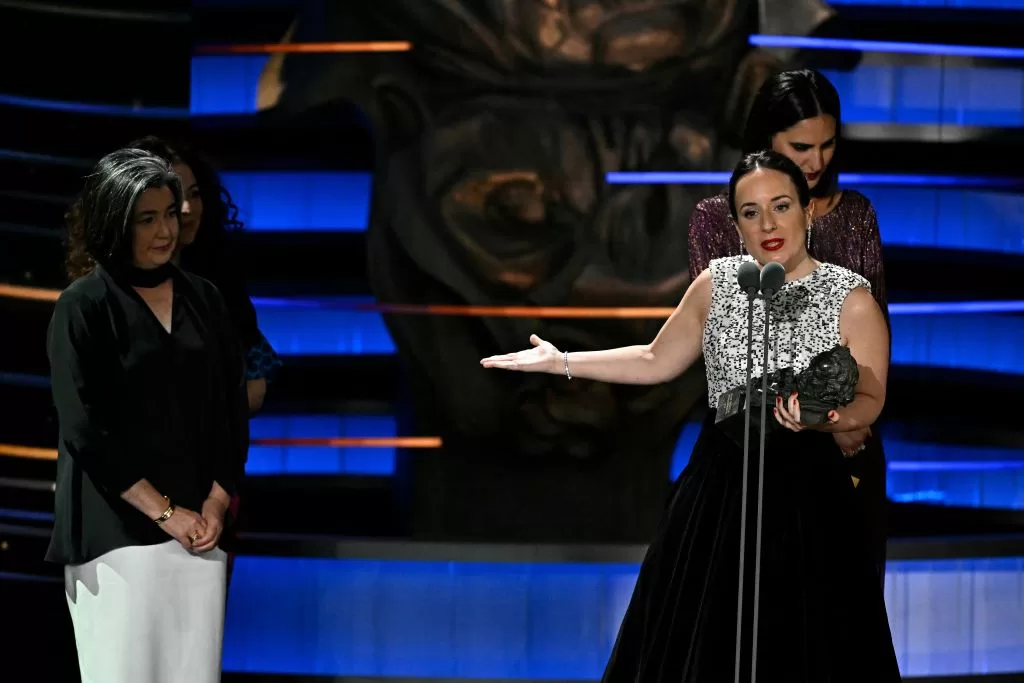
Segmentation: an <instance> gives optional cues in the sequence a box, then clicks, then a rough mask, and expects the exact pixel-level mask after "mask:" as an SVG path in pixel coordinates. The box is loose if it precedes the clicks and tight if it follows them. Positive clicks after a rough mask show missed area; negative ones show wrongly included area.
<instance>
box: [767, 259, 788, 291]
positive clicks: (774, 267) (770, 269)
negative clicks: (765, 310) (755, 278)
mask: <svg viewBox="0 0 1024 683" xmlns="http://www.w3.org/2000/svg"><path fill="white" fill-rule="evenodd" d="M785 281H786V269H785V268H783V267H782V264H780V263H778V262H776V261H771V262H770V263H767V264H765V267H764V268H762V269H761V292H777V291H779V289H780V288H781V287H782V285H783V283H784V282H785Z"/></svg>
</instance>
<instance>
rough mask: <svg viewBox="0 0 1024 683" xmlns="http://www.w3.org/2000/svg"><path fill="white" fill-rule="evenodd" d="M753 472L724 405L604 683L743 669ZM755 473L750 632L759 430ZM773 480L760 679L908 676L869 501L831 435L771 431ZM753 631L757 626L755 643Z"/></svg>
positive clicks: (789, 681) (722, 681) (690, 679)
mask: <svg viewBox="0 0 1024 683" xmlns="http://www.w3.org/2000/svg"><path fill="white" fill-rule="evenodd" d="M769 419H770V415H769ZM742 472H743V451H742V448H741V447H740V446H738V445H737V444H736V443H735V442H734V441H732V440H731V439H729V438H728V437H726V436H725V435H724V434H722V433H721V432H720V431H719V429H718V428H717V427H715V426H714V413H713V412H712V413H711V414H709V416H708V418H707V420H706V421H705V423H704V427H703V429H702V431H701V434H700V436H699V438H698V439H697V443H696V445H695V446H694V450H693V454H692V455H691V457H690V462H689V465H688V466H687V467H686V469H685V470H684V472H683V473H682V475H681V476H680V479H679V481H678V482H677V484H676V486H675V487H674V489H673V492H672V498H671V501H670V502H669V505H668V508H667V511H666V515H665V517H664V519H663V520H662V522H661V524H660V526H659V528H658V531H657V533H656V536H655V539H654V541H653V542H652V543H651V545H650V548H649V549H648V552H647V556H646V557H645V559H644V562H643V565H642V567H641V570H640V575H639V577H638V579H637V583H636V587H635V589H634V592H633V596H632V599H631V601H630V604H629V608H628V609H627V611H626V615H625V618H624V619H623V622H622V625H621V627H620V630H619V635H618V638H617V640H616V643H615V648H614V650H613V651H612V655H611V658H610V660H609V662H608V665H607V668H606V670H605V673H604V679H603V680H604V681H605V683H656V682H659V683H660V682H666V683H668V682H671V683H730V682H731V681H732V680H733V672H734V664H735V655H736V631H737V629H736V625H737V604H738V600H737V593H738V580H739V555H740V508H741V498H742V486H743V481H742ZM750 472H751V479H750V481H751V485H750V487H749V494H748V495H749V497H748V508H747V515H748V520H749V522H750V523H749V525H748V529H749V530H750V531H749V532H748V534H747V539H746V540H747V555H746V557H747V560H746V562H745V569H744V574H745V577H746V582H745V589H744V592H745V595H746V598H747V599H746V600H745V602H746V604H747V607H746V608H745V609H744V615H743V622H744V630H745V631H746V632H747V633H748V634H749V633H750V631H751V629H752V626H751V624H752V616H753V615H752V612H753V609H752V604H753V603H752V600H751V599H750V598H751V596H752V594H753V574H754V556H755V552H754V551H755V548H754V533H753V529H754V525H753V523H752V522H753V518H754V514H755V512H756V510H757V504H756V493H755V492H756V486H755V485H754V482H756V477H755V476H754V475H756V472H757V444H756V442H755V443H754V444H752V448H751V461H750ZM764 480H765V484H764V498H763V513H762V538H761V568H760V599H759V618H758V633H757V675H758V680H760V681H765V683H768V682H769V681H772V682H774V681H786V683H812V682H813V683H825V682H829V683H837V682H846V681H850V682H851V683H852V682H853V681H857V682H862V681H872V683H885V682H888V681H899V680H900V673H899V667H898V665H897V662H896V653H895V651H894V649H893V643H892V635H891V633H890V630H889V623H888V618H887V615H886V610H885V601H884V598H883V594H882V586H881V582H880V581H879V580H878V574H877V568H876V566H875V563H874V562H873V553H872V551H871V549H870V546H869V543H870V541H869V540H868V538H867V535H866V533H865V525H864V522H863V508H862V503H861V502H860V501H859V500H858V498H857V494H856V492H855V489H854V486H853V482H852V481H851V479H850V470H849V466H848V464H847V463H846V462H845V461H844V458H843V456H842V454H841V453H840V452H839V449H838V448H837V447H836V446H835V442H834V441H833V440H832V437H831V435H829V434H825V433H818V432H803V433H800V434H795V433H792V432H782V433H778V434H775V435H773V436H772V437H771V438H770V440H769V442H768V445H767V452H766V453H765V477H764ZM750 644H751V637H750V636H749V635H748V637H747V639H746V641H745V650H746V651H748V652H749V648H750ZM745 660H746V661H748V662H749V656H745ZM744 668H746V667H744ZM747 680H749V677H747Z"/></svg>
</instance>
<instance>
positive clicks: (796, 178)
mask: <svg viewBox="0 0 1024 683" xmlns="http://www.w3.org/2000/svg"><path fill="white" fill-rule="evenodd" d="M729 200H730V207H731V211H732V214H733V216H734V217H735V220H736V225H737V228H738V232H739V237H740V239H741V240H742V242H743V244H744V245H745V246H746V251H747V252H748V254H749V255H742V256H730V257H725V258H719V259H715V260H712V261H711V263H710V266H709V268H708V269H707V270H705V271H704V272H702V273H701V275H700V276H699V277H697V279H696V280H695V281H694V282H693V284H692V285H691V286H690V288H689V290H688V291H687V292H686V295H685V296H684V297H683V300H682V302H681V303H680V304H679V306H678V307H677V308H676V310H675V312H674V313H673V314H672V316H671V317H670V318H669V319H668V321H667V322H666V323H665V325H664V327H662V329H661V331H660V332H659V333H658V335H657V337H656V338H655V339H654V341H652V342H651V343H650V344H647V345H642V346H632V347H625V348H619V349H610V350H605V351H589V352H578V353H577V352H572V353H569V352H561V351H559V350H558V349H556V348H555V347H554V346H553V345H552V344H550V343H549V342H546V341H543V340H541V339H539V338H537V337H536V336H534V337H532V338H531V342H532V343H533V345H534V348H532V349H529V350H526V351H520V352H518V353H513V354H507V355H500V356H492V357H490V358H485V359H483V360H482V361H481V363H482V365H483V366H484V367H489V368H503V369H507V370H519V371H524V372H547V373H552V374H563V375H567V376H568V377H569V378H587V379H592V380H599V381H605V382H619V383H628V384H656V383H660V382H667V381H670V380H672V379H673V378H675V377H677V376H679V375H680V374H681V373H682V372H683V371H684V370H686V369H687V368H688V367H689V366H690V365H691V364H693V363H694V362H695V361H696V360H697V359H698V358H699V357H700V356H701V354H702V353H703V356H704V359H705V363H706V366H707V377H708V387H709V402H710V407H711V410H710V411H709V412H710V414H709V416H708V419H707V421H706V422H705V424H704V426H703V429H702V431H701V434H700V436H699V438H698V439H697V443H696V445H695V446H694V450H693V454H692V455H691V457H690V462H689V464H688V465H687V468H686V470H685V472H684V474H683V476H681V478H680V482H679V484H678V485H677V486H676V487H675V489H674V492H673V497H672V500H671V502H670V504H669V507H668V510H667V511H666V515H665V518H664V519H663V520H662V522H661V525H660V527H659V529H658V531H657V534H656V537H655V539H654V541H653V542H652V543H651V545H650V548H649V549H648V552H647V556H646V558H645V559H644V562H643V565H642V567H641V569H640V575H639V577H638V579H637V584H636V588H635V589H634V593H633V597H632V599H631V601H630V605H629V608H628V609H627V611H626V615H625V618H624V620H623V623H622V626H621V628H620V631H619V635H618V639H617V641H616V644H615V648H614V650H613V652H612V656H611V659H610V661H609V662H608V665H607V668H606V670H605V675H604V680H605V681H606V683H655V682H658V683H660V682H662V681H664V682H665V683H668V682H671V683H707V682H709V681H710V682H713V683H720V682H726V681H731V680H733V674H734V662H735V653H736V631H737V628H736V620H737V588H738V579H739V536H740V523H739V520H740V508H741V505H740V503H741V497H742V494H741V491H742V460H743V457H742V453H743V449H742V446H741V445H740V444H741V443H742V433H741V434H740V436H739V438H736V437H735V432H732V433H730V432H729V431H728V430H726V429H723V427H722V426H721V425H716V423H715V417H716V408H717V405H718V398H719V397H720V396H721V395H722V394H723V393H724V392H727V391H730V390H732V389H734V388H735V387H738V386H742V385H743V383H744V381H745V379H746V376H745V370H746V363H745V356H746V349H747V324H746V311H747V298H746V294H745V293H744V292H743V291H741V290H740V287H739V284H738V283H737V273H738V271H739V268H740V265H741V264H743V263H744V262H750V261H755V262H756V263H757V264H758V265H759V266H764V265H765V264H767V263H769V262H773V261H774V262H776V263H779V264H780V265H782V266H783V268H784V269H785V273H786V282H785V284H783V286H782V287H781V289H780V290H779V292H778V293H777V294H776V295H775V296H774V297H773V298H772V300H771V304H770V305H771V311H772V321H773V322H772V335H773V340H772V344H771V347H770V350H771V354H770V363H769V372H770V373H772V374H773V375H775V374H776V373H778V372H779V371H785V370H786V369H791V370H792V371H793V372H795V373H797V375H798V376H801V375H803V376H807V375H809V374H812V373H813V372H814V368H815V367H819V366H818V365H816V364H817V363H818V361H819V360H820V359H821V358H830V359H837V361H836V362H839V363H840V364H841V361H842V359H843V357H844V355H845V358H846V361H847V365H848V367H849V368H850V372H848V373H846V374H845V375H843V374H835V375H829V374H827V373H824V374H822V375H820V376H819V377H818V383H817V384H815V383H813V382H811V383H808V384H801V385H800V386H804V387H805V389H804V396H803V401H804V403H805V405H810V404H811V403H812V399H820V398H821V397H822V396H824V395H829V394H832V395H840V394H846V395H847V396H848V397H849V398H847V399H846V400H845V401H840V402H837V403H836V404H835V407H834V408H833V409H830V410H828V411H827V412H826V413H825V415H826V417H825V419H824V421H823V422H822V423H820V424H816V425H813V426H808V425H805V424H802V423H801V396H799V395H797V394H795V393H793V394H791V395H789V396H788V397H787V398H785V399H782V398H780V399H777V400H775V401H774V408H773V418H774V419H772V418H769V419H770V420H771V424H772V425H774V426H775V428H774V429H773V430H772V431H771V433H770V434H769V435H768V437H767V450H766V454H765V483H764V509H763V515H762V519H763V531H762V533H763V539H762V550H761V558H762V560H761V569H760V601H759V604H760V608H759V609H760V614H759V624H758V634H757V638H758V641H757V642H758V656H757V673H758V676H759V680H763V681H785V682H786V683H824V682H825V681H828V682H829V683H838V682H845V681H849V682H850V683H853V682H854V681H856V682H858V683H862V682H863V681H872V683H882V682H887V681H898V680H900V674H899V668H898V665H897V662H896V655H895V652H894V650H893V644H892V636H891V634H890V632H889V624H888V619H887V616H886V611H885V602H884V599H883V595H882V588H881V585H880V584H879V581H878V578H877V575H876V573H875V568H874V566H873V562H872V558H871V555H870V553H868V552H867V549H866V546H865V544H866V543H867V539H866V537H865V532H864V528H863V525H862V524H861V522H860V512H859V506H858V504H857V500H856V497H855V492H854V486H853V482H852V481H851V479H850V476H849V473H848V470H847V467H846V463H845V462H844V458H843V455H842V453H840V451H839V449H837V448H835V445H834V442H833V440H832V434H833V433H837V432H846V431H854V430H860V429H863V428H865V427H867V426H869V425H871V424H872V423H873V422H874V421H875V419H876V418H877V417H878V415H879V413H880V412H881V409H882V405H883V403H884V401H885V381H886V374H887V372H888V365H889V343H888V333H887V329H886V324H885V319H884V317H883V316H882V312H881V310H880V309H879V307H878V304H877V303H876V302H875V300H874V299H873V298H872V296H871V293H870V291H869V290H870V285H869V284H868V282H867V281H866V280H865V279H864V278H863V277H861V276H859V275H856V274H854V273H852V272H851V271H849V270H846V269H844V268H841V267H839V266H835V265H831V264H827V263H819V262H818V261H815V260H814V259H813V258H811V257H810V256H809V255H808V253H807V246H806V243H807V242H806V240H807V228H808V224H809V222H810V215H809V214H810V209H809V205H810V193H809V190H808V187H807V180H806V178H805V177H804V174H803V173H801V172H800V169H799V168H798V167H797V166H796V165H795V164H794V163H793V162H792V161H790V160H789V159H787V158H786V157H784V156H782V155H781V154H778V153H776V152H771V151H766V152H758V153H755V154H751V155H748V156H747V157H745V158H744V159H743V161H742V162H741V163H740V164H739V165H738V166H737V168H736V170H735V171H734V173H733V176H732V180H731V182H730V186H729ZM764 314H765V310H764V302H763V300H758V301H756V302H755V308H754V330H760V329H763V325H764ZM762 354H763V345H762V343H761V335H760V334H755V338H754V344H753V357H754V358H755V359H760V358H761V357H762ZM851 355H852V358H851ZM854 361H855V364H854ZM830 362H831V361H830ZM754 367H755V370H754V375H755V376H758V375H760V371H759V367H758V365H757V364H755V366H754ZM567 381H568V379H567ZM756 386H760V383H758V384H757V385H756ZM808 387H809V388H808ZM812 391H813V394H812ZM723 424H725V423H723ZM753 452H754V453H755V455H756V453H757V442H756V440H755V441H754V444H753ZM750 509H751V510H753V509H755V508H753V507H751V508H750ZM751 514H752V513H751ZM748 539H749V536H748ZM752 560H753V558H752V556H751V558H750V561H748V562H747V568H746V571H745V573H746V572H749V571H750V567H751V565H752V564H753V561H752ZM747 595H748V596H749V595H750V593H747ZM751 611H752V610H750V609H747V610H745V611H744V622H745V623H747V624H748V625H749V620H750V616H751ZM746 643H747V644H746V647H747V648H749V646H750V639H749V638H748V639H747V641H746Z"/></svg>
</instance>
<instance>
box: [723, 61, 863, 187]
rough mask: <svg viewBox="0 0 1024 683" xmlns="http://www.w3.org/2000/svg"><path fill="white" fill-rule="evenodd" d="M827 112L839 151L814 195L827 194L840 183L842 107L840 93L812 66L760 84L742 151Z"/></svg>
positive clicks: (764, 144) (753, 149) (769, 141)
mask: <svg viewBox="0 0 1024 683" xmlns="http://www.w3.org/2000/svg"><path fill="white" fill-rule="evenodd" d="M822 115H828V116H831V117H832V118H833V119H835V121H836V152H835V154H834V155H833V156H832V161H831V163H829V165H828V168H826V169H825V172H824V173H822V175H821V180H819V181H818V184H817V185H815V186H814V189H813V190H811V196H813V197H827V196H828V195H830V194H832V193H834V192H835V191H836V186H837V185H838V183H839V163H838V162H839V153H840V149H841V145H840V144H839V142H840V140H841V137H842V127H843V119H842V111H841V108H840V104H839V93H838V92H837V91H836V88H835V86H834V85H832V83H831V82H829V80H828V79H827V78H825V77H824V76H823V75H821V74H820V73H818V72H817V71H813V70H811V69H800V70H797V71H783V72H781V73H778V74H775V75H774V76H772V77H771V78H769V79H768V80H767V81H765V83H764V85H762V86H761V89H760V90H758V92H757V96H756V97H755V98H754V103H753V104H752V105H751V108H750V114H749V115H748V116H747V126H746V130H745V131H744V132H743V154H745V155H746V154H751V153H752V152H757V151H759V150H762V149H771V148H772V138H773V137H775V135H776V134H778V133H781V132H782V131H784V130H788V129H790V128H792V127H793V126H795V125H796V124H798V123H800V122H801V121H804V120H806V119H811V118H814V117H815V116H822Z"/></svg>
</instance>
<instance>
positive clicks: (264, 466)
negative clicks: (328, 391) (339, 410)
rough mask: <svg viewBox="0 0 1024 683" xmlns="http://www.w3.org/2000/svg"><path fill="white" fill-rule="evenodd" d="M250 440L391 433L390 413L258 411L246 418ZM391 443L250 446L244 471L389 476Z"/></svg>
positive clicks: (392, 420) (394, 452) (394, 428)
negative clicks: (373, 445)
mask: <svg viewBox="0 0 1024 683" xmlns="http://www.w3.org/2000/svg"><path fill="white" fill-rule="evenodd" d="M249 426H250V430H249V433H250V436H251V438H253V439H292V438H333V437H395V436H398V423H397V420H396V419H395V416H394V415H357V414H353V415H257V416H255V417H253V418H252V419H251V420H250V421H249ZM396 455H397V449H395V448H332V447H326V446H312V447H310V446H301V447H300V446H251V447H250V448H249V460H248V462H247V463H246V467H245V471H246V474H249V475H257V476H259V475H282V474H306V475H309V474H319V475H328V476H338V475H360V476H389V475H391V474H394V471H395V458H396Z"/></svg>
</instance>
